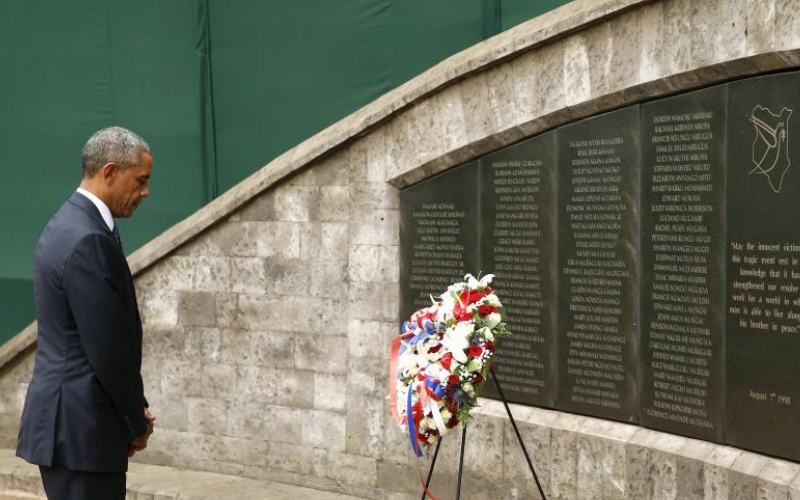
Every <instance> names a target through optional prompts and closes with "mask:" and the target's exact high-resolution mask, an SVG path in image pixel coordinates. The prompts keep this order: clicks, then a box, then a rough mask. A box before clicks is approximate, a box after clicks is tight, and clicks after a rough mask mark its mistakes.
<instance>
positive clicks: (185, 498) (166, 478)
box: [0, 450, 359, 500]
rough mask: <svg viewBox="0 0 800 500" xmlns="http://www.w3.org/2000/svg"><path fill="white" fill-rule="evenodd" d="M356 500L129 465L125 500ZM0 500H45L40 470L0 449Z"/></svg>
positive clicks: (226, 477) (252, 481)
mask: <svg viewBox="0 0 800 500" xmlns="http://www.w3.org/2000/svg"><path fill="white" fill-rule="evenodd" d="M153 498H157V499H158V500H219V499H222V498H224V499H226V500H359V497H353V496H349V495H342V494H338V493H332V492H329V491H319V490H315V489H312V488H305V487H302V486H295V485H289V484H283V483H276V482H273V481H260V480H255V479H247V478H243V477H238V476H230V475H226V474H216V473H213V472H200V471H192V470H184V469H176V468H174V467H164V466H159V465H145V464H135V463H131V464H130V468H129V470H128V496H127V500H153ZM0 500H45V498H44V496H43V492H42V490H41V480H40V479H39V470H38V469H37V468H36V467H34V466H31V465H29V464H27V463H25V462H24V461H23V460H20V459H19V458H17V457H15V456H14V452H13V450H0Z"/></svg>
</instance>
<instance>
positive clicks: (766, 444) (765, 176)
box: [727, 72, 800, 460]
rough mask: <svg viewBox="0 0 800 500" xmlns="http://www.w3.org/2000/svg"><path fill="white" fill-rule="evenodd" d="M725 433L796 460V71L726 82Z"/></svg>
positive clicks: (799, 339) (799, 448) (799, 252)
mask: <svg viewBox="0 0 800 500" xmlns="http://www.w3.org/2000/svg"><path fill="white" fill-rule="evenodd" d="M728 96H729V100H728V248H727V250H728V251H727V266H728V294H727V298H728V305H727V309H728V312H727V317H728V321H727V349H728V351H727V359H728V361H727V374H728V407H727V417H728V419H727V423H728V425H727V439H728V441H729V442H730V443H731V444H734V445H736V446H741V447H744V448H750V449H753V450H756V451H760V452H765V453H769V454H773V455H780V456H782V457H786V458H790V459H793V460H798V459H800V432H798V428H800V361H798V359H797V358H798V354H799V353H800V224H798V222H797V219H796V217H797V214H798V213H800V141H798V140H797V137H795V134H796V133H797V132H798V130H800V127H798V126H797V125H798V120H800V116H797V115H798V114H799V113H800V73H796V72H795V73H788V74H782V75H775V76H768V77H760V78H751V79H748V80H744V81H741V82H736V83H732V84H730V86H729V90H728Z"/></svg>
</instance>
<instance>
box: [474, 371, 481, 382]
mask: <svg viewBox="0 0 800 500" xmlns="http://www.w3.org/2000/svg"><path fill="white" fill-rule="evenodd" d="M474 380H475V383H476V384H480V383H481V382H483V375H481V374H480V373H476V374H475V377H474Z"/></svg>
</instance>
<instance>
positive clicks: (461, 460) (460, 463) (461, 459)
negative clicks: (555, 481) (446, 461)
mask: <svg viewBox="0 0 800 500" xmlns="http://www.w3.org/2000/svg"><path fill="white" fill-rule="evenodd" d="M489 371H490V372H491V374H492V380H494V385H495V387H497V392H499V393H500V399H501V400H503V406H505V407H506V413H508V419H509V420H510V421H511V426H512V427H513V428H514V434H516V435H517V441H518V442H519V446H520V448H522V453H523V454H524V455H525V460H526V461H527V462H528V468H529V469H530V471H531V474H533V480H534V481H536V487H537V488H539V495H541V496H542V500H547V497H546V496H545V495H544V490H543V489H542V483H540V482H539V476H537V475H536V470H535V469H534V468H533V462H531V457H530V455H528V449H527V448H526V447H525V443H524V442H523V441H522V435H521V434H520V433H519V429H518V428H517V422H516V421H515V420H514V415H512V414H511V408H509V407H508V401H506V396H505V394H503V388H502V387H500V381H499V380H497V375H495V374H494V367H491V368H490V369H489ZM462 428H463V430H462V431H461V454H460V455H459V458H458V482H457V483H456V500H461V477H462V475H463V472H464V445H466V442H467V426H466V425H464V426H462ZM441 445H442V440H441V439H439V441H438V442H437V443H436V451H434V452H433V460H431V468H430V470H429V471H428V479H427V480H426V481H425V489H423V490H422V498H421V499H420V500H425V498H426V497H427V496H428V488H430V486H431V478H432V477H433V468H434V467H435V466H436V457H437V456H439V447H440V446H441Z"/></svg>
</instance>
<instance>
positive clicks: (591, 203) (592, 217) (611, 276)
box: [556, 106, 639, 421]
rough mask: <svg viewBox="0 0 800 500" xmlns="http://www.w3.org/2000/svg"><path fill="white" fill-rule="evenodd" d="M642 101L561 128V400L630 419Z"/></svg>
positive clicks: (591, 412)
mask: <svg viewBox="0 0 800 500" xmlns="http://www.w3.org/2000/svg"><path fill="white" fill-rule="evenodd" d="M638 124H639V107H638V106H631V107H628V108H625V109H622V110H619V111H615V112H612V113H607V114H604V115H600V116H597V117H593V118H589V119H586V120H583V121H581V122H578V123H575V124H572V125H568V126H565V127H562V128H561V129H559V130H558V131H557V136H558V186H559V188H558V189H559V196H558V197H559V201H558V205H559V228H558V262H559V264H558V267H559V293H558V294H559V297H558V340H557V344H558V385H559V387H558V395H557V399H556V404H557V406H558V408H561V409H565V410H569V411H574V412H577V413H584V414H588V415H596V416H601V417H607V418H613V419H618V420H624V421H634V420H636V337H637V335H636V333H637V332H636V330H637V328H636V319H637V317H638V289H637V242H638V234H637V216H638V214H637V207H638V195H639V128H638Z"/></svg>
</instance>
